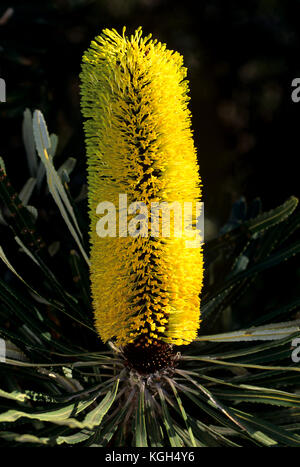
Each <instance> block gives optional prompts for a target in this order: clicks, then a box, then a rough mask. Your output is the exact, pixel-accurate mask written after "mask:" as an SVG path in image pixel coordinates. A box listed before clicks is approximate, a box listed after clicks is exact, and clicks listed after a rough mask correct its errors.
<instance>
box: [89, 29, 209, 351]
mask: <svg viewBox="0 0 300 467" xmlns="http://www.w3.org/2000/svg"><path fill="white" fill-rule="evenodd" d="M186 74H187V70H186V68H184V67H183V58H182V56H181V55H180V54H179V53H177V52H173V51H171V50H168V49H166V47H165V45H163V44H161V43H158V42H157V41H156V40H152V39H151V36H148V37H146V38H143V37H142V30H141V28H139V29H138V30H137V31H136V32H135V34H134V35H133V36H130V38H128V37H127V36H125V28H124V30H123V35H122V36H120V35H119V34H118V33H117V32H116V31H115V30H108V29H105V30H104V31H103V33H102V34H101V35H100V36H98V37H96V39H95V41H93V42H92V43H91V47H90V48H89V49H88V50H87V51H86V52H85V54H84V56H83V65H82V72H81V96H82V98H81V104H82V113H83V116H84V118H85V122H84V130H85V136H86V148H87V160H88V188H89V194H88V200H89V212H90V219H91V231H90V243H91V269H90V270H91V288H92V296H93V306H94V314H95V325H96V329H97V331H98V332H99V335H100V337H101V338H102V340H103V341H104V342H106V341H107V340H109V339H113V340H115V342H116V344H117V345H120V346H123V347H124V346H125V347H127V348H129V349H130V346H131V347H132V346H133V347H134V348H136V346H142V347H143V348H147V347H148V348H149V346H150V347H152V346H158V347H161V346H164V345H166V347H168V345H169V344H175V345H183V344H189V343H190V342H191V341H192V340H193V339H195V337H196V333H197V329H198V327H199V317H200V298H199V294H200V291H201V285H202V276H203V263H202V252H201V246H200V244H197V246H196V247H195V245H193V246H190V245H189V244H188V243H187V242H188V240H189V239H190V236H189V235H190V232H187V231H186V229H184V228H182V218H181V221H180V220H179V224H178V225H179V229H177V230H178V231H176V229H175V227H174V228H170V232H169V235H168V234H167V235H163V228H164V227H165V226H162V225H159V228H158V230H156V231H154V230H153V223H154V219H156V220H157V217H156V218H155V217H151V215H150V212H152V211H151V209H152V207H153V206H156V207H157V206H162V205H163V204H164V203H168V205H170V204H171V203H175V204H174V205H175V206H177V207H178V206H179V207H180V208H182V213H183V212H184V206H185V203H193V221H192V223H191V225H192V226H193V228H194V227H195V203H196V202H198V201H199V200H200V196H201V189H200V179H199V175H198V165H197V158H196V150H195V147H194V143H193V138H192V131H191V128H190V126H191V122H190V118H191V117H190V111H189V110H188V107H187V105H188V101H189V97H188V82H187V81H186V79H185V78H186ZM99 203H101V207H100V208H99ZM105 203H106V204H105ZM132 203H137V204H132ZM155 203H159V205H157V204H156V205H155ZM161 203H163V204H161ZM186 205H187V204H186ZM128 206H131V208H130V207H129V208H128ZM127 208H128V217H127ZM171 211H172V210H171ZM100 214H101V215H103V216H102V217H101V215H100ZM134 214H135V216H134ZM137 214H139V215H137ZM175 217H176V214H175V213H173V211H172V215H171V218H170V225H171V224H172V221H174V220H175ZM158 219H159V221H160V220H162V219H163V215H162V211H160V213H159V216H158ZM179 219H180V218H179ZM151 220H152V224H151ZM104 221H105V222H104ZM114 222H115V224H114ZM104 224H105V225H106V227H107V231H106V233H105V234H104V235H103V234H102V235H100V234H99V231H100V230H101V229H102V233H103V227H104ZM150 224H151V225H150ZM172 225H173V224H172ZM156 226H157V224H156ZM134 227H136V229H134ZM133 230H134V234H130V232H132V231H133ZM194 233H195V235H197V234H198V233H199V232H198V231H197V232H196V231H195V230H194Z"/></svg>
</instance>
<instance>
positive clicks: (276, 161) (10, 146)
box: [0, 0, 300, 235]
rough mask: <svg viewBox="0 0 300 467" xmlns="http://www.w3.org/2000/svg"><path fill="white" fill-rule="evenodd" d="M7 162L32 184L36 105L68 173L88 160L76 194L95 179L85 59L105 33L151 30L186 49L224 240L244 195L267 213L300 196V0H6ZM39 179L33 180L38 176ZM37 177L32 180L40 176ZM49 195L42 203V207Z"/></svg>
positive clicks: (197, 128) (0, 23) (204, 171)
mask: <svg viewBox="0 0 300 467" xmlns="http://www.w3.org/2000/svg"><path fill="white" fill-rule="evenodd" d="M7 8H13V14H12V16H11V17H10V18H9V19H8V20H7V21H5V20H3V19H2V20H0V77H2V78H4V79H5V81H6V85H7V102H6V103H1V104H0V118H1V122H0V124H1V126H0V128H1V130H0V131H1V138H0V155H1V156H2V157H3V158H4V159H5V162H6V168H7V172H8V173H9V174H10V177H11V178H12V179H13V181H14V183H15V186H16V188H17V189H20V188H21V187H22V186H23V184H24V182H25V180H26V177H25V175H24V174H26V171H28V169H27V162H26V157H25V151H24V147H23V142H22V118H23V112H24V110H25V108H26V107H28V108H30V109H31V110H34V109H35V108H39V109H40V110H42V111H43V113H44V115H45V118H46V121H47V123H48V127H49V131H50V132H55V133H57V134H58V136H59V148H58V155H57V156H56V157H57V159H56V160H57V162H56V164H57V166H59V165H60V164H61V163H62V162H63V161H64V160H65V159H66V158H67V157H69V156H72V157H75V158H76V159H77V166H76V169H75V172H74V176H73V178H72V183H71V189H72V190H73V191H74V192H75V193H76V192H78V191H79V190H80V186H81V185H82V184H83V183H84V182H85V149H84V137H83V131H82V121H81V115H80V106H79V78H78V75H79V72H80V63H81V57H82V54H83V52H84V50H85V49H86V48H87V47H88V46H89V44H90V41H91V40H92V39H93V38H94V36H96V35H97V34H99V33H100V32H101V30H102V29H103V28H105V27H108V28H112V27H114V28H116V29H117V30H118V31H120V32H121V30H122V27H123V26H124V25H126V26H127V32H128V34H130V33H131V32H133V31H134V30H135V28H136V27H138V26H139V25H141V26H143V30H144V33H145V34H146V35H147V34H149V33H152V34H153V37H154V38H157V39H158V40H160V41H162V42H165V43H167V46H168V48H170V49H174V50H177V51H179V52H180V53H182V54H183V56H184V60H185V65H186V66H187V67H188V79H189V81H190V89H191V104H190V108H191V111H192V115H193V121H192V124H193V129H194V137H195V143H196V146H197V149H198V156H199V163H200V171H201V177H202V181H203V193H204V195H203V200H204V202H205V212H206V215H207V217H208V218H209V219H210V220H211V221H212V222H213V224H212V225H213V229H212V230H210V228H209V226H208V231H207V234H208V235H212V234H213V232H214V231H215V229H216V227H217V228H219V227H220V226H221V225H222V224H223V223H224V222H225V221H226V219H227V218H228V216H229V212H230V207H231V205H232V203H233V202H234V201H235V200H237V199H238V198H239V197H241V196H245V197H246V199H247V201H248V202H250V201H251V200H253V199H254V198H255V197H257V196H259V197H261V199H262V202H263V207H264V209H270V208H272V207H275V206H277V205H278V204H279V203H281V202H283V201H284V200H285V199H286V198H287V197H289V196H290V195H293V194H294V195H298V194H299V189H298V186H299V184H298V177H299V175H298V164H297V161H298V157H299V141H298V128H299V123H300V103H299V104H296V103H293V102H292V100H291V92H292V87H291V82H292V80H293V79H294V78H295V77H300V27H299V26H300V1H298V0H289V1H286V0H281V1H280V0H259V1H258V0H257V1H255V0H253V1H245V0H243V1H241V0H236V1H224V0H209V1H201V0H199V1H188V0H186V1H177V0H109V1H104V0H94V1H88V0H53V1H22V2H15V1H10V2H6V1H1V4H0V18H1V17H2V15H3V14H4V13H5V11H6V10H7ZM28 177H29V175H28ZM28 177H27V178H28ZM38 203H39V200H38V199H36V200H35V202H34V203H33V204H34V205H35V206H37V207H38Z"/></svg>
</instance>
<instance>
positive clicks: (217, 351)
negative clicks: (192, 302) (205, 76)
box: [0, 110, 300, 447]
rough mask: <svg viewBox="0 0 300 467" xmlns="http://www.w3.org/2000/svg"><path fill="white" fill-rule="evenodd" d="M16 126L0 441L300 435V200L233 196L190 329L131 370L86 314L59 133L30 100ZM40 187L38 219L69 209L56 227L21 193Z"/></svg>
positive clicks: (146, 442) (204, 441) (2, 251)
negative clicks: (146, 367)
mask: <svg viewBox="0 0 300 467" xmlns="http://www.w3.org/2000/svg"><path fill="white" fill-rule="evenodd" d="M23 137H24V142H25V147H26V154H27V157H28V166H29V167H30V168H31V169H30V178H29V179H28V181H27V182H26V183H25V185H24V188H23V189H22V190H21V193H18V192H17V191H15V189H14V188H13V185H12V184H11V182H10V181H9V178H8V177H9V174H6V173H5V166H4V164H3V162H1V165H0V167H1V169H0V170H1V171H0V199H1V200H2V204H1V216H0V221H1V226H0V227H1V233H2V232H3V234H2V235H1V245H0V257H1V259H2V263H3V264H2V265H1V266H0V271H1V272H2V271H3V277H2V278H1V279H0V339H1V340H0V381H1V386H0V439H1V445H3V446H5V445H9V446H19V445H26V446H27V445H31V444H35V445H38V446H44V445H47V446H54V445H69V446H72V445H75V444H80V445H86V446H138V447H140V446H153V447H159V446H174V447H181V446H191V447H195V446H197V447H198V446H199V447H200V446H226V447H227V446H228V447H236V446H252V445H254V446H300V412H299V406H300V394H299V387H300V365H299V364H297V363H294V362H293V361H292V359H291V352H292V349H293V347H292V343H293V339H294V338H295V337H297V336H299V328H300V320H299V307H300V297H299V295H298V294H297V287H296V286H294V284H296V283H297V274H299V268H298V265H297V264H296V262H295V259H296V255H297V254H298V253H299V251H300V241H299V236H298V232H299V227H300V213H299V210H298V209H297V203H298V201H297V199H296V198H294V197H291V198H289V199H288V200H287V201H286V202H284V203H283V204H282V205H281V206H278V207H277V208H275V209H273V210H272V211H270V212H266V213H261V212H260V203H258V202H257V201H256V202H255V206H254V207H255V209H252V211H251V208H250V210H249V212H250V213H251V212H252V213H254V215H245V213H246V214H247V209H246V205H245V203H244V201H239V206H237V205H235V206H234V207H233V212H232V215H231V218H230V221H229V223H228V224H227V225H226V226H224V228H223V232H224V233H223V234H221V235H220V236H219V237H217V238H216V239H214V240H211V241H209V242H207V243H206V244H205V262H206V283H205V288H204V294H203V298H202V305H201V306H202V310H201V311H202V319H203V321H202V323H201V329H200V333H199V337H198V339H197V341H196V342H194V343H193V344H192V345H190V346H189V347H188V348H185V349H180V348H178V354H177V357H176V362H175V366H174V368H166V369H165V370H162V371H160V372H158V373H155V374H152V375H140V374H138V373H137V372H135V371H134V370H132V369H130V368H129V367H128V366H127V365H126V361H125V358H124V356H123V354H122V351H121V350H120V349H117V348H115V346H114V345H113V343H110V345H109V346H108V347H104V346H103V345H102V344H101V342H100V340H99V338H98V337H97V335H96V333H95V330H94V327H93V319H92V313H91V306H90V299H89V283H88V274H89V272H88V254H87V251H86V245H87V241H86V234H85V233H86V231H87V225H86V224H84V221H83V216H82V214H81V208H82V206H81V199H82V197H81V196H77V197H76V196H72V194H71V190H70V186H69V183H70V178H71V176H70V174H71V171H72V168H73V166H74V162H72V161H70V160H68V161H69V162H67V163H65V164H64V165H63V166H61V167H60V168H59V169H55V165H54V162H55V148H56V146H57V138H56V136H55V135H50V136H49V134H48V130H47V127H46V124H45V122H44V119H43V115H42V114H41V112H39V111H36V112H35V113H34V116H33V118H32V116H31V113H30V111H29V110H26V112H25V115H24V125H23ZM33 143H34V144H33ZM38 157H39V158H40V161H39V159H38ZM41 164H42V165H41ZM45 174H46V177H44V175H45ZM45 178H46V179H47V187H48V188H46V187H45V184H44V180H45ZM48 190H49V191H48ZM36 193H39V196H40V198H41V199H43V200H48V201H47V202H49V199H51V203H52V204H51V209H50V213H49V215H48V217H47V222H46V226H48V227H49V225H50V223H51V222H52V221H53V219H54V220H55V221H56V222H58V218H57V217H55V215H54V214H52V213H53V212H54V211H55V209H54V207H56V208H58V209H56V212H58V213H59V216H60V219H61V220H63V221H64V225H65V226H66V229H65V230H63V229H59V230H57V231H56V238H55V239H51V238H50V240H49V237H47V228H46V229H45V228H43V225H42V224H41V223H40V217H41V215H42V210H41V208H40V209H39V210H38V209H36V208H35V206H33V205H31V204H30V205H28V203H29V202H30V203H32V201H30V200H32V199H34V195H35V194H36ZM45 202H46V201H45ZM33 204H34V203H33ZM237 207H238V208H239V209H237ZM241 207H242V209H240V208H241ZM252 208H253V206H252ZM241 212H243V215H242V216H241V215H240V214H241ZM53 216H54V217H53ZM39 227H41V230H42V232H41V233H39ZM11 233H12V235H9V234H11ZM285 262H287V263H285ZM283 265H284V266H283ZM289 265H290V268H289V267H288V266H289ZM282 271H284V272H282ZM283 273H284V274H285V276H286V278H285V279H286V280H285V281H283V278H282V277H280V275H281V274H283ZM278 277H279V281H278ZM278 284H279V285H280V284H281V287H282V288H283V292H282V291H281V290H279V289H280V287H279V285H278ZM269 287H271V288H270V289H269ZM261 288H263V293H262V292H261ZM269 290H271V291H272V294H270V295H269V294H268V293H267V292H268V291H269ZM287 290H288V293H287V292H286V291H287ZM279 292H280V293H279ZM265 295H267V296H268V297H267V298H268V301H264V300H265V299H264V298H263V297H265ZM180 352H182V353H180Z"/></svg>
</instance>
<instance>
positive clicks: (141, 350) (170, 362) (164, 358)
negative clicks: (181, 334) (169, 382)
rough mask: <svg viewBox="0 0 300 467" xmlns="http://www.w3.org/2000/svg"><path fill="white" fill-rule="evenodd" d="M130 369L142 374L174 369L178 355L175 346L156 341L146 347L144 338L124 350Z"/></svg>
mask: <svg viewBox="0 0 300 467" xmlns="http://www.w3.org/2000/svg"><path fill="white" fill-rule="evenodd" d="M123 354H124V357H125V359H126V364H127V366H128V367H130V368H132V369H134V370H136V371H137V372H138V373H141V374H151V373H155V372H156V371H159V370H163V369H164V368H168V367H173V366H174V360H175V357H176V353H174V351H173V346H171V345H170V344H166V343H165V342H162V341H159V340H154V341H153V342H152V344H148V345H145V342H144V340H143V338H141V339H140V340H137V341H135V342H134V343H132V344H127V345H126V346H125V347H124V348H123Z"/></svg>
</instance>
